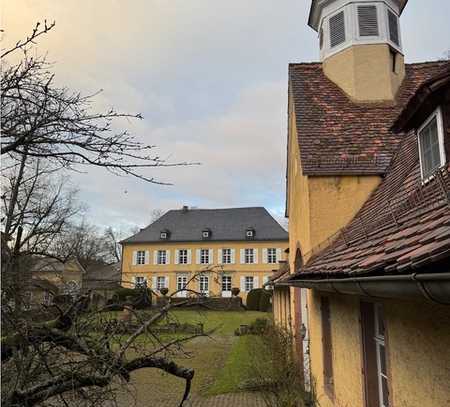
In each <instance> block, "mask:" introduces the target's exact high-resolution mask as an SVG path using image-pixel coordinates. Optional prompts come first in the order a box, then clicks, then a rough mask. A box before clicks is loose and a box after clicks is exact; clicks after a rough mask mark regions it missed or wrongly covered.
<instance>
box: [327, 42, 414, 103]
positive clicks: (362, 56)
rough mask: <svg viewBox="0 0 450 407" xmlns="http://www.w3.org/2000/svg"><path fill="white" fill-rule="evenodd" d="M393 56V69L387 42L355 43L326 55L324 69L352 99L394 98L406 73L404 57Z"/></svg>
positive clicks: (374, 99)
mask: <svg viewBox="0 0 450 407" xmlns="http://www.w3.org/2000/svg"><path fill="white" fill-rule="evenodd" d="M396 58H397V59H396V71H395V72H394V71H393V61H392V55H391V53H390V48H389V45H387V44H369V45H367V44H365V45H356V46H352V47H350V48H347V49H345V50H343V51H342V52H339V53H337V54H335V55H332V56H330V57H329V58H327V59H326V60H325V61H324V62H323V70H324V72H325V74H326V75H327V76H328V78H330V79H331V80H332V81H333V82H334V83H336V84H337V85H338V86H339V87H341V88H342V90H343V91H344V92H346V93H347V94H348V95H349V96H350V97H351V98H352V99H355V100H358V101H381V100H393V99H394V97H395V95H396V93H397V91H398V88H399V87H400V85H401V83H402V81H403V78H404V77H405V63H404V57H403V55H401V54H399V53H397V54H396Z"/></svg>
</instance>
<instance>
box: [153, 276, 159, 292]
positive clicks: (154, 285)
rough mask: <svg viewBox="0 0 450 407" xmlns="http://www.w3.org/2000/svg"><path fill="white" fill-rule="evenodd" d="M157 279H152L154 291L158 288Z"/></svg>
mask: <svg viewBox="0 0 450 407" xmlns="http://www.w3.org/2000/svg"><path fill="white" fill-rule="evenodd" d="M157 281H158V280H157V277H156V276H153V277H152V288H153V289H154V290H156V286H157Z"/></svg>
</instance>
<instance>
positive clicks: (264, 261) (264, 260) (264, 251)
mask: <svg viewBox="0 0 450 407" xmlns="http://www.w3.org/2000/svg"><path fill="white" fill-rule="evenodd" d="M262 256H263V258H262V262H263V263H264V264H266V263H267V262H268V261H267V249H262Z"/></svg>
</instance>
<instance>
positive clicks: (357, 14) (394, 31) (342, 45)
mask: <svg viewBox="0 0 450 407" xmlns="http://www.w3.org/2000/svg"><path fill="white" fill-rule="evenodd" d="M407 2H408V0H312V5H311V10H310V15H309V25H310V26H311V27H312V28H313V29H314V30H315V31H317V32H318V34H319V44H320V58H321V61H322V63H323V70H324V73H325V75H326V76H327V77H328V78H329V79H331V80H332V81H333V82H334V83H336V84H337V85H338V86H339V87H340V88H341V89H342V90H343V91H344V92H346V93H347V94H348V95H349V96H350V97H351V98H352V99H354V100H355V101H359V102H362V101H364V102H379V101H389V100H393V99H394V98H395V95H396V93H397V90H398V88H399V87H400V85H401V83H402V81H403V78H404V76H405V63H404V57H403V49H402V40H401V35H400V22H399V18H400V16H401V14H402V12H403V9H404V8H405V6H406V4H407Z"/></svg>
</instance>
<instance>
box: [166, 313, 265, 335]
mask: <svg viewBox="0 0 450 407" xmlns="http://www.w3.org/2000/svg"><path fill="white" fill-rule="evenodd" d="M267 317H268V314H267V313H266V312H259V311H193V310H181V309H179V310H175V311H172V312H171V318H172V319H175V320H176V321H178V322H180V323H189V324H197V323H203V325H204V330H205V332H208V331H210V330H213V329H215V332H214V334H215V335H220V336H223V335H228V336H231V335H234V331H235V329H236V328H239V325H241V324H250V323H251V322H253V321H254V320H255V319H256V318H267Z"/></svg>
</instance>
